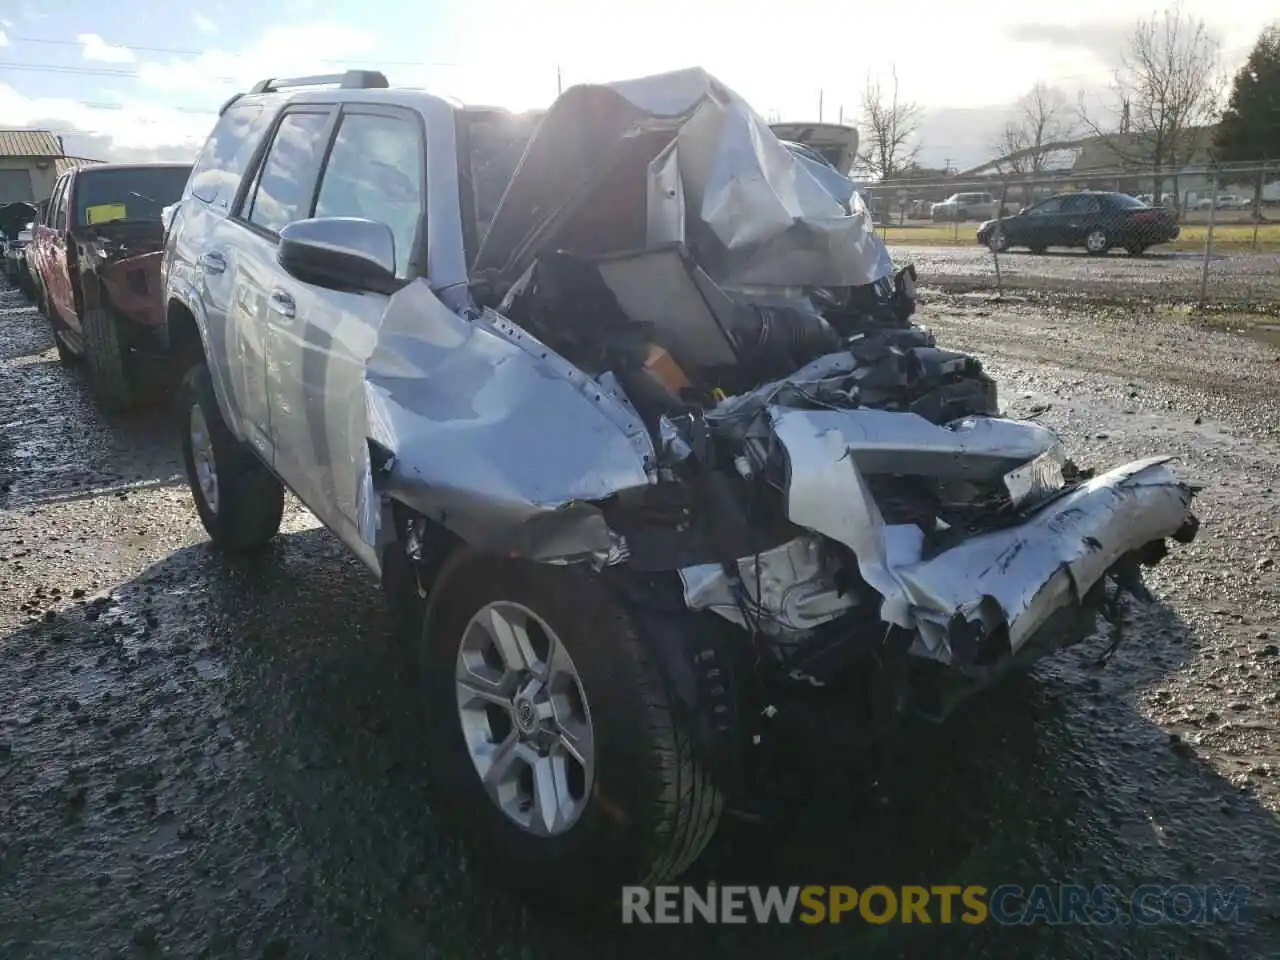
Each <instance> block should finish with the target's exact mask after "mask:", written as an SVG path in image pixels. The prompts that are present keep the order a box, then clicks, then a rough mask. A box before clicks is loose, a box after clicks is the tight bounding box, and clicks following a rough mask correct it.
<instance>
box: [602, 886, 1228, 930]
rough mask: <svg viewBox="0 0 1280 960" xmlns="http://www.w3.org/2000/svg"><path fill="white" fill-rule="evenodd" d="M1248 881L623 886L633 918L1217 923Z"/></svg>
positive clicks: (625, 910)
mask: <svg viewBox="0 0 1280 960" xmlns="http://www.w3.org/2000/svg"><path fill="white" fill-rule="evenodd" d="M1248 897H1249V891H1248V889H1247V888H1245V887H1240V886H1236V887H1230V888H1226V887H1216V886H1193V885H1190V884H1179V885H1176V886H1168V887H1166V886H1157V885H1154V884H1151V885H1146V886H1139V887H1135V888H1134V889H1133V890H1131V891H1128V892H1126V891H1122V890H1121V889H1120V888H1118V887H1114V886H1095V887H1086V886H1079V885H1071V884H1038V885H1035V886H1031V887H1022V886H1018V885H1016V884H1003V885H1001V886H998V887H991V888H988V887H983V886H977V885H969V886H961V885H959V884H955V885H951V884H941V885H937V886H930V887H924V886H900V887H890V886H868V887H863V888H861V889H859V888H857V887H848V886H818V885H812V886H805V887H746V886H714V885H712V886H708V887H704V888H696V887H678V886H668V887H655V888H653V889H649V888H647V887H623V889H622V922H623V923H642V924H650V923H759V924H773V923H807V924H820V923H840V922H842V921H845V922H851V923H856V922H862V923H874V924H885V923H927V924H950V923H963V924H984V923H996V924H1001V925H1015V924H1024V925H1025V924H1051V925H1059V924H1062V925H1065V924H1089V925H1107V924H1139V925H1155V924H1210V923H1222V922H1231V921H1234V920H1236V919H1238V916H1239V912H1240V908H1241V907H1242V906H1244V905H1245V903H1246V902H1247V901H1248Z"/></svg>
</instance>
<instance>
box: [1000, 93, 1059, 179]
mask: <svg viewBox="0 0 1280 960" xmlns="http://www.w3.org/2000/svg"><path fill="white" fill-rule="evenodd" d="M1072 135H1073V129H1072V123H1071V118H1070V113H1069V110H1068V106H1067V98H1066V97H1065V96H1064V95H1063V93H1062V91H1061V90H1056V89H1054V88H1052V87H1049V86H1047V85H1046V84H1044V83H1036V85H1035V86H1033V87H1032V88H1031V89H1030V90H1028V91H1027V92H1026V93H1025V94H1023V95H1022V97H1021V98H1020V99H1019V100H1018V104H1017V115H1016V116H1015V118H1014V119H1013V120H1010V121H1009V122H1008V123H1006V124H1005V126H1004V129H1003V130H1001V131H1000V133H999V134H998V135H997V137H996V140H995V143H994V144H993V146H994V147H995V149H996V151H997V152H998V153H999V154H1000V156H1001V157H1002V158H1008V159H1007V160H1002V161H1001V162H1000V163H999V164H997V168H998V169H999V170H1000V171H1001V172H1004V171H1006V170H1008V171H1012V172H1013V173H1039V172H1040V171H1041V170H1043V169H1044V165H1045V161H1046V158H1047V157H1048V155H1049V150H1048V149H1047V148H1048V147H1049V145H1050V144H1053V143H1057V142H1059V141H1062V140H1066V139H1067V138H1069V137H1071V136H1072Z"/></svg>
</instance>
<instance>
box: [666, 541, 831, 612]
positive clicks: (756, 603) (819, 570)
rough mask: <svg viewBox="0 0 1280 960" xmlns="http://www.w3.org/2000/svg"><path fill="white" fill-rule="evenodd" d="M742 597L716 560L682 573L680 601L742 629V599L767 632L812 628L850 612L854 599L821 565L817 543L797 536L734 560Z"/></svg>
mask: <svg viewBox="0 0 1280 960" xmlns="http://www.w3.org/2000/svg"><path fill="white" fill-rule="evenodd" d="M738 576H739V578H740V580H741V584H742V588H743V589H744V590H745V591H746V596H745V597H738V596H736V595H735V591H734V587H733V585H732V584H731V583H730V582H729V578H728V577H727V576H726V575H725V572H724V568H723V567H721V566H720V564H717V563H703V564H698V565H696V566H692V567H685V568H684V569H682V570H681V571H680V581H681V583H682V584H683V585H684V599H685V603H686V604H687V605H688V607H689V609H690V610H712V611H714V612H716V613H718V614H720V615H721V616H722V617H726V618H727V619H729V620H732V621H733V622H734V623H736V624H738V626H740V627H749V626H750V625H749V624H748V623H747V622H746V620H745V619H744V618H743V615H742V607H743V605H744V603H745V605H746V606H747V608H748V609H749V610H750V611H751V614H752V616H753V618H754V619H755V621H756V622H757V623H758V625H759V627H760V629H761V630H762V631H763V632H765V633H769V634H776V633H785V632H791V631H794V632H799V631H805V630H810V629H812V628H814V627H817V626H819V625H821V624H823V623H827V622H829V621H831V620H834V619H835V618H836V617H838V616H840V615H841V614H843V613H845V612H847V611H848V610H850V609H851V608H852V607H853V606H854V605H855V603H856V601H855V600H854V598H852V597H850V596H849V595H848V594H847V593H842V592H841V591H840V590H838V589H837V588H836V586H835V584H834V583H833V582H832V578H831V577H830V575H829V573H828V571H826V570H824V569H823V564H822V548H821V541H820V540H819V539H818V538H817V537H812V536H805V537H797V538H796V539H794V540H792V541H790V542H789V543H784V544H782V545H781V546H777V547H774V548H773V549H772V550H765V551H764V552H762V553H760V554H759V555H757V556H750V557H743V558H742V559H740V560H739V561H738Z"/></svg>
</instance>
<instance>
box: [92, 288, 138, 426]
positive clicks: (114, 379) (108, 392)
mask: <svg viewBox="0 0 1280 960" xmlns="http://www.w3.org/2000/svg"><path fill="white" fill-rule="evenodd" d="M81 331H82V334H83V337H84V358H85V362H86V364H87V366H88V369H89V385H90V386H91V387H92V388H93V393H94V396H95V398H96V399H97V401H98V403H99V404H100V405H101V406H102V408H103V409H104V410H107V411H108V412H111V413H118V412H120V411H123V410H127V409H128V408H129V407H131V406H133V402H134V388H133V380H132V376H131V371H130V370H129V357H128V352H127V350H126V349H125V346H124V344H123V342H122V341H121V337H120V324H119V321H118V320H117V319H116V316H115V313H114V312H113V311H112V310H111V309H109V308H107V307H94V308H93V309H91V310H86V311H85V312H84V319H83V320H82V321H81Z"/></svg>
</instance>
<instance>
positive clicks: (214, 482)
mask: <svg viewBox="0 0 1280 960" xmlns="http://www.w3.org/2000/svg"><path fill="white" fill-rule="evenodd" d="M190 434H191V460H192V462H193V463H194V464H195V468H196V481H197V483H198V484H199V486H200V496H201V497H203V498H204V502H205V506H207V507H208V508H209V510H210V512H212V513H215V514H216V513H217V512H218V465H217V461H216V460H214V456H213V436H212V435H211V434H210V432H209V425H208V423H207V422H206V421H205V418H204V410H202V409H201V407H200V404H198V403H193V404H192V405H191V416H190Z"/></svg>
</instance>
